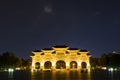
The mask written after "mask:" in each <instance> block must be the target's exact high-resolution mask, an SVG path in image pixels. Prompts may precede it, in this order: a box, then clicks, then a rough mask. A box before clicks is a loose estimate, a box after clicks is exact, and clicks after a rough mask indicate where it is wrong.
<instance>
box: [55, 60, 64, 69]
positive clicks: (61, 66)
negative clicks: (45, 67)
mask: <svg viewBox="0 0 120 80" xmlns="http://www.w3.org/2000/svg"><path fill="white" fill-rule="evenodd" d="M56 69H66V63H65V61H62V60H59V61H57V62H56Z"/></svg>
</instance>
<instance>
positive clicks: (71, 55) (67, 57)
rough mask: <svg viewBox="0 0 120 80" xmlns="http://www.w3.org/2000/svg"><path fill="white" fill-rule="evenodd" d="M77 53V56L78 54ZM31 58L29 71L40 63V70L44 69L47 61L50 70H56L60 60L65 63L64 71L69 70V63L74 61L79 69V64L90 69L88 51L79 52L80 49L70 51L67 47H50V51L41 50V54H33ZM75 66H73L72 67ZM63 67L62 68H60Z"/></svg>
mask: <svg viewBox="0 0 120 80" xmlns="http://www.w3.org/2000/svg"><path fill="white" fill-rule="evenodd" d="M78 53H79V54H78ZM33 54H34V55H33V56H31V58H32V67H31V69H32V70H34V69H35V63H37V62H39V63H40V65H39V66H40V69H44V66H45V62H46V61H49V62H50V63H51V64H52V65H51V69H52V68H53V69H55V68H56V62H57V61H59V60H62V61H63V62H65V66H66V69H69V68H71V67H70V66H71V65H70V63H71V62H72V61H75V62H76V64H77V68H78V69H80V68H81V63H82V62H85V63H86V64H87V65H86V68H90V63H89V60H90V56H89V55H87V54H88V51H81V50H80V49H78V50H76V49H75V50H74V49H70V48H69V47H52V49H50V50H49V49H48V50H46V49H45V50H41V52H33ZM74 65H75V64H73V66H74ZM62 67H63V66H62Z"/></svg>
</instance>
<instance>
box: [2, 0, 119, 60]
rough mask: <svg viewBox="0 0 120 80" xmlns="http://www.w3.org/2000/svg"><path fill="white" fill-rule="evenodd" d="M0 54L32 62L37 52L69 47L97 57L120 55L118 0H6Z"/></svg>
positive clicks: (3, 8) (3, 4) (3, 5)
mask: <svg viewBox="0 0 120 80" xmlns="http://www.w3.org/2000/svg"><path fill="white" fill-rule="evenodd" d="M3 1H4V2H1V3H0V54H2V53H3V52H6V51H9V52H13V53H14V54H15V55H16V56H19V57H22V58H30V57H29V56H30V55H31V52H32V51H33V50H35V49H43V48H50V47H52V46H54V45H67V46H69V47H71V48H79V49H87V50H89V51H90V53H91V54H92V55H93V56H94V57H99V56H100V55H101V54H102V53H109V52H112V51H117V52H120V2H119V0H3Z"/></svg>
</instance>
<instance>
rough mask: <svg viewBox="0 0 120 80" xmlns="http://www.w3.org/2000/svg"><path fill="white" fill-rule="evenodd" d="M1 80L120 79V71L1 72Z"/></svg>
mask: <svg viewBox="0 0 120 80" xmlns="http://www.w3.org/2000/svg"><path fill="white" fill-rule="evenodd" d="M0 80H120V71H114V72H109V71H104V70H94V71H91V72H87V73H81V72H80V71H54V72H39V71H38V72H31V71H13V72H0Z"/></svg>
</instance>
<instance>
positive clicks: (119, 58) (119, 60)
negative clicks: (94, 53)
mask: <svg viewBox="0 0 120 80" xmlns="http://www.w3.org/2000/svg"><path fill="white" fill-rule="evenodd" d="M90 64H91V66H92V67H94V68H97V67H115V68H119V67H120V54H119V53H116V52H113V53H109V54H102V55H101V57H100V58H94V57H91V59H90Z"/></svg>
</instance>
